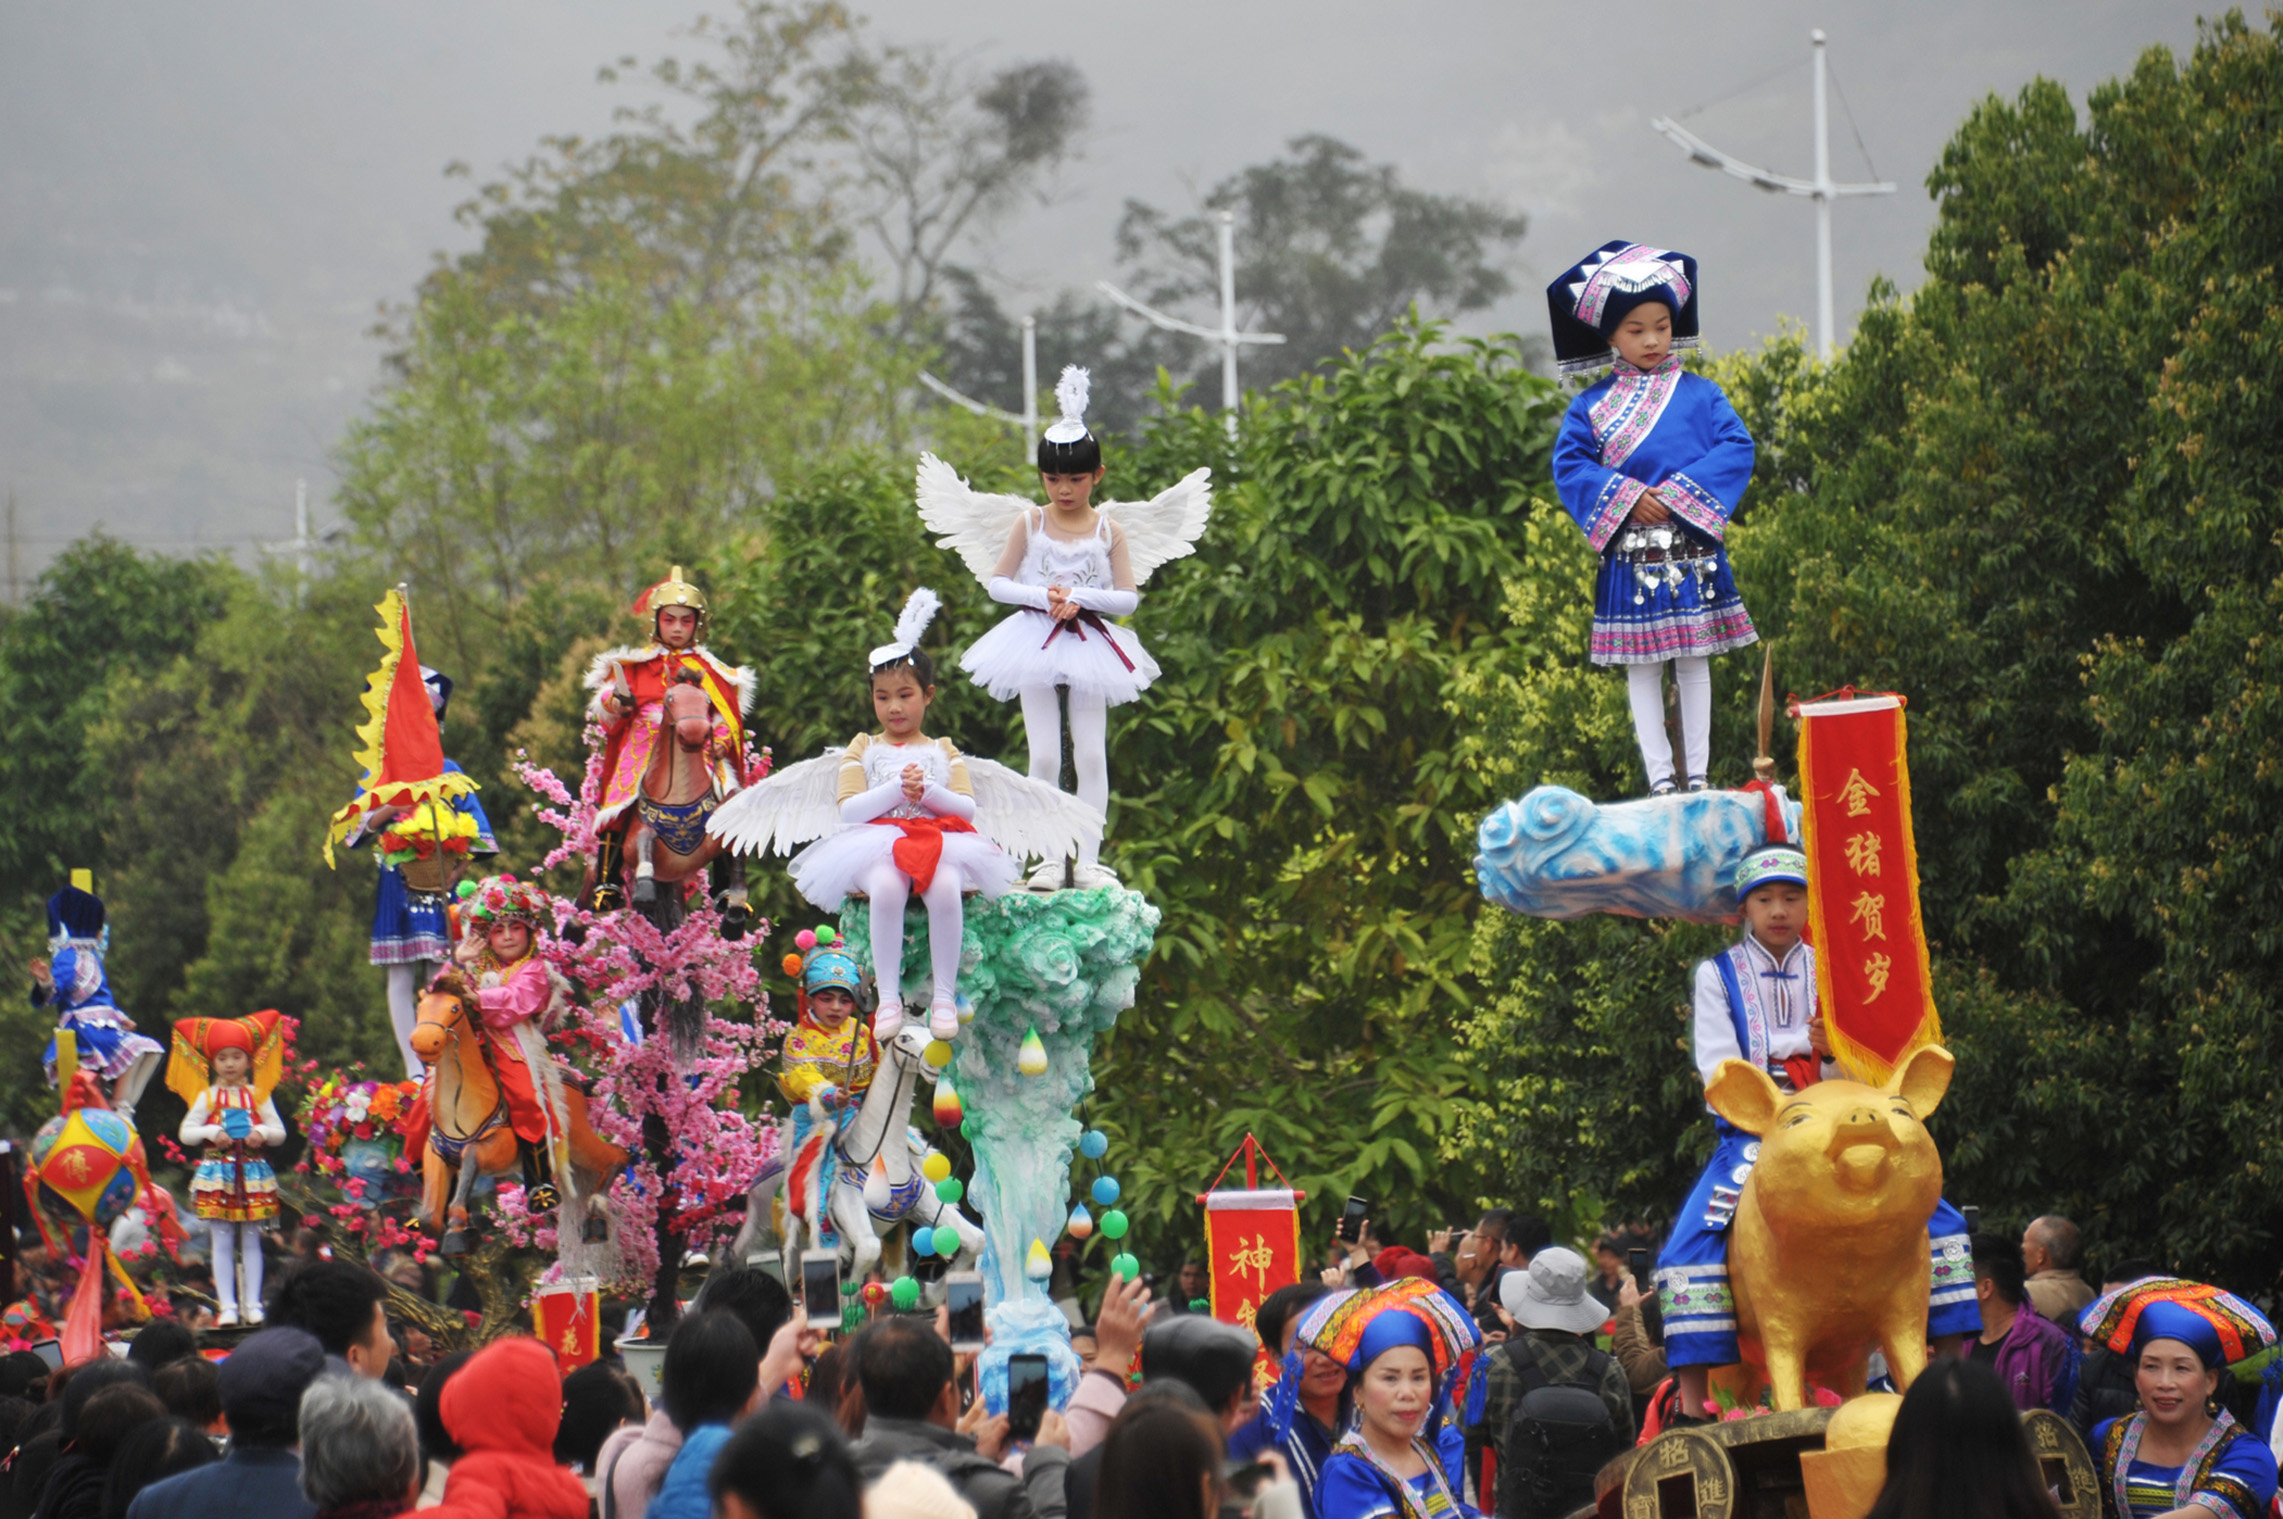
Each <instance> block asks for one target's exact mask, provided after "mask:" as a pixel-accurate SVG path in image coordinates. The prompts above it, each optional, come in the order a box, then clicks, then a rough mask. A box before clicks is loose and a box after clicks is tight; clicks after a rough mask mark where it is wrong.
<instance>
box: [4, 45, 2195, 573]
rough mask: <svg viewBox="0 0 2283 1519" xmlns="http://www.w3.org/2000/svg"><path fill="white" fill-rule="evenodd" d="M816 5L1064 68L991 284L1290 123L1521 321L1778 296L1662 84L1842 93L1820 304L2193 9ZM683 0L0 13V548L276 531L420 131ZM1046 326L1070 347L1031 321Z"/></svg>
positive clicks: (435, 136)
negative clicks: (1672, 263)
mask: <svg viewBox="0 0 2283 1519" xmlns="http://www.w3.org/2000/svg"><path fill="white" fill-rule="evenodd" d="M855 3H856V5H857V8H858V9H859V10H865V11H867V12H868V13H869V15H870V16H871V17H872V24H873V27H874V30H875V31H876V33H877V34H878V35H880V36H882V37H884V38H889V39H894V40H898V41H909V42H931V43H938V44H943V45H945V46H948V47H951V48H954V49H956V50H958V51H959V52H961V53H962V54H963V55H965V56H967V57H969V58H971V59H973V60H974V61H975V62H977V63H978V64H980V65H983V66H986V67H988V66H990V65H993V64H996V63H998V62H1001V61H1006V60H1012V59H1016V58H1030V57H1040V56H1047V57H1059V58H1067V59H1069V60H1070V61H1071V62H1072V63H1073V64H1075V65H1076V66H1077V67H1078V68H1079V69H1081V70H1082V71H1083V72H1084V73H1085V75H1086V77H1087V79H1088V80H1089V82H1090V83H1091V84H1092V86H1093V91H1094V100H1095V112H1094V125H1093V128H1092V130H1091V132H1090V133H1089V135H1088V137H1087V140H1086V142H1085V144H1084V152H1085V157H1084V159H1083V161H1082V163H1081V164H1080V165H1079V166H1078V167H1077V168H1076V169H1075V170H1074V171H1073V172H1071V173H1070V174H1069V175H1067V176H1066V178H1065V182H1064V184H1063V186H1062V194H1061V197H1060V198H1059V199H1058V200H1057V202H1056V203H1055V204H1054V205H1053V206H1052V207H1051V208H1048V209H1045V210H1042V211H1037V212H1032V213H1028V214H1026V215H1025V216H1023V217H1022V218H1020V219H1019V220H1017V221H1016V222H1014V223H1012V224H1010V225H1009V226H1008V227H1007V228H1005V229H1004V230H1003V231H1002V232H1001V233H1000V234H998V235H997V236H996V237H995V238H994V239H993V241H992V242H991V243H990V244H989V245H988V246H986V247H983V248H980V249H978V250H976V251H975V253H974V255H973V261H974V262H977V263H979V264H982V265H983V266H985V267H987V268H988V269H990V270H991V271H992V272H993V273H994V274H995V275H996V276H998V277H999V279H1000V280H1001V281H1002V282H1003V288H1004V291H1005V293H1006V294H1007V295H1008V297H1009V299H1010V303H1011V304H1012V305H1013V306H1015V307H1017V308H1018V309H1019V307H1020V305H1021V303H1022V299H1023V297H1024V295H1025V294H1026V293H1035V294H1036V295H1038V296H1039V297H1041V298H1043V297H1046V296H1048V295H1050V294H1051V293H1052V291H1053V290H1055V289H1056V288H1058V287H1060V286H1063V285H1079V286H1084V285H1090V284H1091V282H1092V281H1093V280H1095V279H1097V278H1100V277H1102V276H1104V275H1106V274H1109V273H1110V272H1111V268H1110V260H1109V254H1110V234H1111V231H1112V228H1113V227H1114V225H1115V223H1116V221H1117V217H1118V213H1119V210H1120V208H1121V207H1122V205H1123V204H1124V202H1125V201H1126V199H1127V198H1129V197H1132V198H1139V199H1143V200H1148V201H1152V202H1155V203H1156V204H1158V205H1161V206H1165V207H1168V208H1176V209H1186V208H1188V207H1189V205H1190V204H1191V203H1192V201H1193V198H1194V196H1195V194H1196V193H1197V192H1198V191H1200V190H1202V189H1203V188H1204V187H1206V186H1209V185H1211V184H1212V183H1213V182H1215V181H1216V180H1218V179H1220V178H1221V177H1222V176H1224V175H1226V174H1228V173H1230V172H1232V171H1234V170H1236V169H1238V168H1240V167H1242V166H1244V165H1246V164H1248V163H1256V162H1259V161H1261V160H1263V159H1266V158H1269V157H1272V156H1274V155H1275V154H1276V153H1277V152H1278V151H1279V149H1280V148H1281V146H1282V145H1283V143H1284V142H1285V141H1286V140H1287V139H1289V138H1291V137H1293V136H1296V135H1298V134H1300V133H1304V132H1316V131H1321V132H1329V133H1331V134H1333V135H1335V136H1338V137H1341V138H1344V139H1346V140H1347V141H1349V142H1351V143H1353V144H1355V145H1356V146H1357V147H1359V148H1361V149H1362V150H1363V151H1364V152H1366V153H1367V154H1369V155H1371V156H1372V157H1373V158H1375V159H1384V160H1387V161H1391V162H1393V163H1395V164H1396V165H1398V166H1399V167H1400V169H1401V170H1402V172H1403V174H1404V175H1405V177H1406V178H1407V179H1408V180H1410V181H1411V182H1413V183H1417V184H1420V185H1423V186H1426V187H1429V188H1432V189H1437V190H1446V191H1463V192H1466V193H1469V194H1475V195H1482V196H1490V197H1495V198H1497V199H1499V200H1502V201H1504V202H1506V203H1507V204H1510V205H1511V206H1513V207H1515V208H1516V209H1519V210H1521V211H1523V212H1525V213H1527V214H1528V215H1529V216H1530V217H1531V219H1532V226H1531V232H1530V235H1529V237H1528V238H1527V239H1526V241H1525V242H1524V244H1523V248H1522V260H1523V263H1522V267H1521V269H1520V270H1519V271H1518V273H1519V278H1520V281H1521V284H1522V286H1523V291H1522V294H1521V295H1519V296H1518V297H1517V298H1516V299H1515V300H1513V301H1511V302H1510V303H1508V305H1507V306H1506V307H1505V308H1503V309H1501V310H1500V311H1498V312H1496V313H1494V314H1493V315H1494V316H1495V318H1496V321H1495V323H1494V325H1497V326H1501V327H1506V328H1511V329H1516V330H1531V329H1542V328H1543V325H1544V320H1545V318H1544V309H1543V301H1542V298H1541V297H1540V296H1539V294H1538V290H1539V288H1540V287H1542V286H1543V284H1544V283H1545V281H1546V280H1547V279H1549V278H1550V277H1551V276H1552V275H1553V274H1554V273H1556V272H1558V271H1559V270H1560V269H1561V268H1563V267H1564V266H1565V265H1567V264H1568V263H1570V262H1571V261H1573V260H1574V259H1576V258H1577V257H1579V256H1580V255H1582V254H1583V253H1584V252H1585V251H1586V250H1587V249H1589V248H1591V247H1592V246H1593V245H1595V244H1596V243H1598V242H1600V241H1602V240H1603V239H1605V238H1609V237H1618V236H1623V237H1628V238H1633V239H1637V240H1640V241H1645V242H1659V243H1664V244H1666V245H1668V246H1672V247H1677V248H1680V249H1683V250H1685V251H1687V252H1690V253H1693V254H1695V255H1696V256H1697V257H1698V259H1699V260H1700V261H1701V264H1702V277H1703V288H1704V296H1703V314H1704V324H1705V335H1706V338H1707V340H1708V341H1709V342H1710V343H1712V344H1714V345H1716V346H1735V345H1740V344H1747V343H1753V342H1756V341H1757V340H1758V338H1759V337H1760V336H1762V335H1765V334H1768V333H1771V332H1773V331H1775V330H1776V328H1777V326H1778V325H1779V323H1780V322H1781V321H1782V320H1783V319H1785V318H1787V317H1788V318H1793V319H1798V320H1802V321H1805V320H1811V319H1812V316H1813V309H1814V256H1813V216H1814V212H1813V208H1812V206H1811V205H1810V203H1808V202H1806V201H1801V200H1793V199H1789V198H1786V197H1779V196H1769V195H1765V194H1762V193H1760V192H1758V191H1755V190H1753V189H1750V188H1748V187H1747V186H1744V185H1742V184H1740V183H1738V182H1736V181H1734V180H1731V179H1728V178H1725V177H1724V176H1721V175H1719V174H1716V173H1712V172H1709V171H1707V170H1704V169H1700V168H1696V167H1693V166H1691V165H1689V164H1688V163H1687V161H1686V160H1685V159H1684V157H1683V156H1682V155H1681V153H1680V152H1679V151H1678V150H1677V149H1675V148H1674V147H1672V146H1671V145H1670V144H1669V143H1667V142H1665V141H1664V139H1662V138H1660V137H1658V136H1657V135H1656V134H1655V133H1653V132H1651V131H1650V130H1649V127H1648V122H1649V120H1650V118H1652V117H1654V116H1657V115H1661V114H1675V115H1677V114H1680V113H1683V112H1689V111H1695V112H1696V114H1694V115H1693V116H1691V117H1690V118H1689V125H1690V126H1691V127H1692V128H1694V129H1696V130H1697V131H1699V132H1700V133H1701V134H1702V135H1703V136H1705V137H1706V138H1708V139H1710V140H1711V141H1713V142H1715V143H1717V144H1719V145H1720V146H1721V147H1723V148H1725V149H1727V150H1729V151H1731V152H1733V153H1736V154H1738V155H1740V156H1743V157H1746V158H1750V159H1753V160H1755V161H1758V162H1761V163H1764V164H1766V165H1767V166H1769V167H1771V168H1774V169H1776V170H1778V171H1780V172H1788V173H1793V174H1801V175H1804V174H1806V173H1808V172H1809V170H1810V168H1811V165H1812V158H1811V153H1812V145H1811V140H1810V125H1809V122H1810V118H1809V96H1810V87H1809V73H1808V68H1807V60H1808V51H1809V49H1808V32H1809V30H1810V28H1811V27H1815V26H1821V27H1824V28H1825V29H1826V30H1827V31H1828V32H1829V33H1830V37H1831V54H1830V56H1831V63H1832V68H1833V72H1834V76H1835V79H1836V82H1837V84H1838V86H1839V89H1840V91H1841V92H1842V93H1843V95H1844V99H1845V103H1846V105H1847V107H1848V108H1849V110H1847V111H1842V110H1841V109H1840V106H1839V103H1838V101H1837V99H1835V100H1834V104H1833V111H1832V121H1833V126H1832V162H1833V172H1834V174H1835V176H1837V177H1840V178H1847V179H1870V178H1873V177H1883V178H1886V179H1891V180H1894V181H1896V182H1897V183H1898V184H1899V185H1900V187H1901V189H1900V193H1899V194H1897V195H1896V196H1894V197H1892V198H1890V199H1885V200H1864V201H1854V202H1847V203H1843V204H1841V205H1840V206H1839V207H1838V210H1837V213H1836V215H1835V227H1836V231H1835V237H1834V243H1835V247H1836V264H1837V286H1838V292H1839V308H1840V325H1841V330H1842V332H1843V333H1844V331H1845V330H1846V328H1847V327H1848V326H1849V325H1850V324H1851V323H1852V320H1853V313H1854V311H1855V310H1856V308H1857V307H1858V306H1859V305H1860V302H1861V297H1862V294H1863V291H1864V289H1865V287H1866V285H1867V284H1868V283H1869V281H1870V280H1871V278H1872V277H1873V276H1874V275H1875V274H1884V275H1886V276H1887V277H1889V278H1891V279H1893V280H1895V281H1896V282H1898V283H1899V284H1901V285H1902V286H1904V287H1905V288H1908V287H1909V286H1911V285H1912V284H1914V283H1915V282H1916V280H1917V278H1918V274H1919V269H1918V254H1919V250H1920V249H1921V248H1922V247H1923V245H1924V242H1925V237H1926V231H1927V227H1928V225H1929V223H1930V221H1931V219H1932V215H1933V209H1932V206H1931V204H1930V202H1929V201H1928V199H1927V196H1926V192H1925V189H1924V182H1925V178H1926V175H1927V172H1928V170H1929V168H1930V167H1931V166H1932V164H1933V162H1934V159H1935V157H1936V155H1937V154H1938V153H1939V152H1940V151H1941V148H1942V145H1943V143H1944V142H1945V140H1946V139H1947V138H1948V137H1949V135H1950V133H1951V132H1952V130H1953V129H1954V128H1955V127H1956V125H1957V123H1958V122H1959V120H1960V119H1961V118H1962V117H1963V115H1964V113H1965V112H1966V111H1967V110H1968V109H1969V108H1970V107H1971V106H1972V105H1973V103H1974V102H1975V101H1977V100H1978V99H1980V98H1982V97H1983V96H1984V95H1986V94H1988V93H1990V92H1992V91H1997V92H2000V93H2002V94H2005V95H2009V96H2010V95H2011V94H2013V93H2014V92H2015V91H2016V90H2018V89H2019V88H2020V87H2021V86H2022V84H2024V83H2025V82H2026V81H2028V80H2029V79H2030V78H2032V77H2034V76H2036V75H2039V74H2044V75H2046V76H2048V77H2051V78H2055V79H2059V80H2061V81H2062V82H2063V83H2065V84H2066V85H2067V86H2068V87H2069V90H2070V93H2071V95H2072V97H2073V98H2074V99H2076V100H2078V101H2079V103H2080V105H2081V104H2082V102H2083V99H2084V96H2085V93H2086V91H2087V90H2088V89H2089V88H2090V87H2091V86H2093V85H2095V84H2097V83H2099V82H2100V81H2102V80H2104V79H2108V78H2111V77H2114V76H2116V75H2118V74H2120V73H2122V72H2124V71H2126V70H2128V69H2130V68H2131V67H2132V65H2133V63H2134V62H2135V60H2136V59H2137V58H2138V56H2139V55H2140V53H2141V52H2142V51H2143V50H2144V49H2145V48H2147V47H2149V46H2151V45H2153V44H2158V43H2161V44H2165V45H2168V46H2170V47H2171V48H2173V49H2174V50H2175V51H2176V52H2178V53H2182V54H2185V52H2186V51H2187V50H2188V49H2189V48H2190V47H2192V46H2193V44H2194V41H2195V37H2196V17H2197V15H2198V14H2199V12H2198V8H2197V7H2195V6H2193V5H2189V4H2177V3H2172V4H2168V3H2157V0H2074V3H2066V4H2064V3H2047V0H1995V3H1992V0H1914V3H1912V4H1909V5H1899V4H1894V3H1891V0H1890V3H1884V4H1872V3H1862V0H1846V3H1838V0H1831V3H1825V4H1820V5H1817V4H1808V3H1795V0H1696V3H1691V4H1679V3H1672V4H1666V3H1655V0H1651V3H1637V4H1634V5H1631V6H1626V7H1622V8H1620V7H1616V6H1603V7H1590V6H1582V5H1577V4H1564V5H1555V4H1547V3H1538V0H1406V3H1400V4H1398V3H1388V0H1215V3H1210V4H1207V3H1198V0H1155V3H1146V4H1129V5H1121V6H1108V5H1100V4H1084V3H1075V0H1065V3H1062V4H1058V5H1044V4H1033V3H1024V0H964V3H961V4H956V5H954V4H947V3H944V0H871V3H870V4H868V5H867V4H864V3H863V0H855ZM700 8H702V7H701V6H700V5H698V4H696V3H690V4H684V3H680V0H641V3H636V0H323V3H312V0H270V3H263V0H199V3H197V4H195V5H185V4H182V3H180V0H74V3H71V4H16V5H11V6H7V7H5V8H4V9H0V493H5V492H12V493H13V495H14V498H15V500H16V502H17V508H18V520H19V526H18V534H19V543H18V553H19V555H20V561H19V562H20V564H21V567H22V569H23V571H24V572H25V573H26V574H29V573H30V572H31V571H33V570H34V569H36V568H37V566H38V564H39V563H40V562H42V561H44V560H45V559H46V558H47V556H48V555H49V554H50V553H52V552H53V551H54V548H55V547H56V546H57V544H58V543H59V542H61V541H65V540H68V539H70V538H72V537H75V536H77V535H79V534H80V533H83V532H85V531H87V530H88V529H90V528H93V527H95V526H96V525H98V524H102V525H105V526H108V527H109V528H110V529H111V530H112V531H114V532H117V533H119V534H121V535H122V536H125V537H127V538H130V539H132V540H134V541H136V542H139V543H145V544H149V545H152V546H157V547H166V548H174V549H185V550H188V549H193V548H196V547H198V546H201V545H206V546H212V547H227V548H230V549H232V550H234V551H239V552H248V551H250V550H251V547H252V545H255V544H257V543H259V542H261V541H264V540H274V539H282V538H285V537H287V536H289V535H290V533H291V530H292V518H293V504H292V503H293V488H294V480H295V479H296V477H306V478H307V479H308V480H309V482H310V486H311V491H312V494H313V497H314V498H315V500H316V503H317V510H318V516H319V522H320V526H322V525H323V522H324V520H325V517H326V505H325V503H326V497H327V493H328V492H329V490H330V487H331V484H332V471H331V466H330V457H331V450H332V448H333V445H334V442H335V440H336V439H337V438H338V437H339V435H340V431H341V428H342V426H343V424H344V422H345V421H346V420H347V419H348V418H349V417H351V416H353V415H354V414H355V413H356V411H357V409H358V408H359V407H361V406H362V405H364V404H365V403H366V401H367V399H368V398H369V396H370V395H371V393H372V390H373V387H374V386H375V384H376V383H377V370H376V357H377V352H378V350H377V347H376V345H375V344H374V343H373V342H372V340H371V339H370V338H369V337H368V336H367V335H366V329H368V328H369V327H370V326H371V324H372V322H373V320H374V317H375V314H376V310H377V308H378V306H379V305H380V304H381V303H383V302H389V301H400V300H402V299H404V298H405V297H406V296H407V294H408V293H409V292H410V290H411V287H412V285H413V283H414V281H415V280H417V279H418V277H419V276H420V274H421V272H422V270H423V269H424V268H425V267H426V265H427V263H428V261H429V258H430V256H431V254H432V253H433V252H434V250H436V249H438V248H456V247H459V246H462V245H463V243H464V235H463V234H462V233H461V231H460V229H459V228H458V227H456V226H455V225H454V223H453V221H452V219H451V208H452V207H453V205H455V204H456V203H457V202H458V201H459V200H460V199H461V197H462V195H463V194H464V192H465V189H466V185H465V182H464V181H455V180H447V179H445V178H444V177H443V173H442V170H443V168H444V166H445V165H446V164H447V163H449V162H451V161H452V160H455V159H462V160H467V161H469V162H471V163H473V164H475V165H476V166H477V167H478V168H479V170H481V169H489V168H493V167H496V166H498V165H500V164H502V163H504V162H506V161H508V160H509V159H512V158H515V157H517V156H520V155H521V154H522V153H524V152H526V151H527V150H529V149H530V148H531V147H532V146H533V145H534V144H535V143H536V142H537V140H538V139H539V138H540V137H541V136H542V135H544V134H548V133H555V132H564V131H588V132H592V131H595V130H597V129H598V128H600V127H602V126H603V125H604V123H605V121H606V118H607V114H608V111H609V109H610V107H611V105H612V104H613V103H614V102H615V101H617V100H619V99H621V98H623V97H622V96H621V95H620V94H619V93H618V92H616V91H613V90H612V89H610V88H607V87H604V86H601V85H598V84H597V83H596V82H595V68H596V65H598V64H599V63H601V62H603V61H605V60H607V59H610V58H614V57H617V56H618V55H620V54H623V53H629V52H632V53H637V54H640V55H642V56H643V57H645V58H648V57H653V56H656V55H657V54H659V53H660V52H662V51H670V50H676V49H678V48H681V47H683V46H684V44H683V43H681V42H680V41H679V40H678V38H677V32H678V30H679V29H680V27H681V26H682V25H683V24H684V23H685V22H686V21H687V20H688V19H689V18H690V17H691V16H692V15H694V14H695V13H696V12H697V10H699V9H700ZM1770 76H1772V77H1770ZM1700 108H1701V109H1700ZM1850 116H1851V118H1852V127H1851V126H1850ZM1857 130H1859V131H1860V134H1861V142H1862V148H1861V149H1859V148H1858V146H1857V141H1856V135H1855V134H1856V131H1857ZM1862 149H1867V150H1868V162H1866V159H1865V154H1864V152H1863V151H1862ZM1874 169H1875V171H1876V175H1875V176H1874V172H1873V171H1874ZM1066 357H1070V358H1082V357H1083V356H1080V355H1069V356H1065V355H1045V356H1042V358H1043V359H1044V361H1045V362H1046V363H1049V364H1053V363H1059V362H1061V361H1062V360H1063V359H1064V358H1066ZM1005 399H1006V401H1007V403H1008V404H1012V398H1005ZM0 589H4V587H0Z"/></svg>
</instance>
